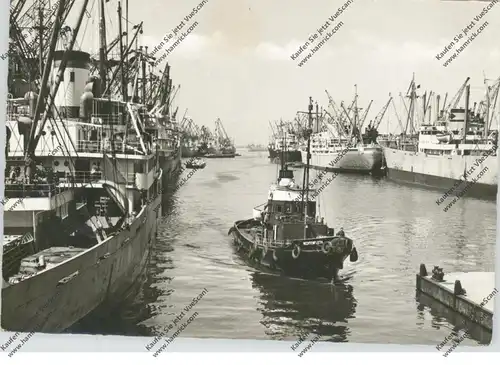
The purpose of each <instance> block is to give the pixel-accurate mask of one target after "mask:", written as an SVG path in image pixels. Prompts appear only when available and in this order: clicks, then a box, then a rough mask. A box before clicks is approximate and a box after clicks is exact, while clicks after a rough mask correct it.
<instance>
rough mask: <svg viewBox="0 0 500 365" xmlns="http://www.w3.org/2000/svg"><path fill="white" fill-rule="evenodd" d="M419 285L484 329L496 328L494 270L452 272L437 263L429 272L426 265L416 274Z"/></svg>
mask: <svg viewBox="0 0 500 365" xmlns="http://www.w3.org/2000/svg"><path fill="white" fill-rule="evenodd" d="M416 288H417V291H418V292H421V293H424V294H426V295H428V296H429V297H431V298H433V299H435V300H437V301H438V302H440V303H441V304H443V305H445V306H446V307H448V308H451V309H452V310H453V311H454V312H456V313H459V314H461V315H463V316H464V317H466V318H468V319H469V320H471V321H472V322H474V323H477V324H479V325H480V326H482V327H483V328H486V329H488V330H489V331H492V329H493V308H494V300H493V299H494V297H495V295H496V294H497V293H498V290H497V289H496V288H495V273H494V272H452V273H444V271H443V269H442V268H440V267H438V266H434V268H433V270H432V273H431V274H430V275H429V274H428V272H427V268H426V267H425V265H424V264H421V265H420V271H419V273H418V274H417V276H416Z"/></svg>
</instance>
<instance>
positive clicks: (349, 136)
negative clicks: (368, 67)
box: [302, 92, 391, 175]
mask: <svg viewBox="0 0 500 365" xmlns="http://www.w3.org/2000/svg"><path fill="white" fill-rule="evenodd" d="M327 95H328V97H329V99H330V104H331V105H332V107H334V103H333V100H332V99H331V97H330V95H329V94H328V92H327ZM357 100H358V95H357V93H356V95H355V98H354V101H353V103H352V106H351V107H350V108H349V112H348V111H347V110H346V109H345V108H343V106H342V109H343V111H342V112H340V113H338V115H336V116H335V117H331V116H330V115H329V114H328V116H330V120H325V119H324V118H322V116H321V115H320V113H318V110H316V113H315V114H314V115H313V118H314V127H315V128H314V131H315V133H313V135H312V136H311V160H310V164H311V167H312V168H314V169H316V170H325V171H332V172H350V173H361V174H377V175H378V174H381V173H382V170H381V168H382V156H383V152H382V147H381V146H380V145H379V144H378V143H377V136H378V131H377V128H378V126H379V124H380V121H381V120H382V118H383V116H384V114H385V111H386V110H387V106H388V105H389V102H390V101H391V99H389V102H388V103H387V104H386V105H385V106H384V107H383V108H382V111H381V112H380V113H379V114H378V115H377V117H376V118H375V120H374V121H373V122H370V124H369V125H368V127H367V128H366V130H365V133H364V134H361V133H360V131H361V129H362V127H363V123H364V120H365V118H366V114H367V112H368V110H369V108H370V107H368V108H367V111H366V112H365V113H364V116H361V117H360V116H359V114H358V113H359V111H360V110H361V108H358V107H357V103H358V102H357ZM370 105H371V103H370ZM316 109H318V107H317V106H316ZM335 109H336V108H335V107H334V110H335ZM372 123H373V124H372ZM306 160H307V152H306V150H305V147H303V148H302V162H303V163H304V162H305V161H306Z"/></svg>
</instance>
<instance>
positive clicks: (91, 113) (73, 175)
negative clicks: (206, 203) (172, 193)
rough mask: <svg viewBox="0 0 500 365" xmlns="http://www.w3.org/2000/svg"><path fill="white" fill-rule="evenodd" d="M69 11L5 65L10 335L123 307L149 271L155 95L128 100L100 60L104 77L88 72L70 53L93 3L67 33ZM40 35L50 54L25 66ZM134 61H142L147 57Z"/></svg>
mask: <svg viewBox="0 0 500 365" xmlns="http://www.w3.org/2000/svg"><path fill="white" fill-rule="evenodd" d="M71 4H72V2H70V1H65V0H60V1H59V2H58V4H57V7H53V8H52V9H49V10H45V11H44V12H43V15H44V16H43V17H42V19H43V20H44V21H45V22H46V28H47V29H52V31H51V32H44V31H43V29H44V27H38V28H35V29H39V32H40V33H38V34H35V37H33V38H34V39H33V40H32V42H33V43H30V44H34V45H33V46H32V47H31V48H26V47H18V48H16V51H14V52H11V57H10V59H9V95H8V100H7V118H6V119H7V121H6V134H7V138H6V147H5V153H6V174H5V198H4V199H3V200H2V203H3V205H4V237H3V260H2V261H3V262H2V313H1V326H2V328H4V329H6V330H10V331H24V332H31V331H36V332H60V331H63V330H65V329H67V328H69V327H70V326H71V325H73V324H75V323H76V322H78V321H79V320H81V319H82V318H84V317H85V316H86V315H88V314H89V313H91V312H92V311H94V310H95V309H96V308H98V307H101V306H109V307H113V306H115V305H117V304H119V303H120V301H121V300H122V298H123V297H124V296H125V295H127V294H130V290H131V288H132V287H134V284H136V283H137V281H138V280H140V278H141V277H142V274H143V273H144V270H145V268H146V262H147V260H148V258H149V254H150V252H151V248H152V246H153V244H154V242H155V239H156V233H157V224H158V217H159V216H160V215H161V193H162V191H163V190H162V174H163V172H162V169H161V167H160V163H159V158H160V155H159V153H158V149H157V148H155V143H156V141H157V140H158V138H159V135H158V133H159V130H160V129H161V128H159V127H158V126H159V125H160V124H161V123H160V121H159V120H158V118H156V117H155V116H154V113H152V111H151V108H153V105H154V104H155V103H154V101H155V100H148V99H147V98H146V95H151V94H152V92H151V90H148V89H146V88H143V89H142V92H138V90H134V91H133V93H132V94H130V97H129V96H128V95H127V91H126V90H127V87H126V86H127V85H126V84H127V82H126V81H124V80H123V79H122V82H121V84H120V83H118V85H114V84H113V82H112V79H111V78H110V77H109V76H110V74H111V73H112V72H113V69H107V68H106V66H105V62H104V58H103V57H102V55H103V54H102V53H101V57H100V58H99V61H98V63H97V66H98V67H95V68H94V69H96V70H99V71H100V72H99V76H94V75H92V71H91V69H92V62H93V61H92V58H91V55H90V54H89V53H86V52H83V51H75V50H73V46H74V44H75V41H76V36H77V34H78V31H79V29H80V27H81V24H82V20H83V19H84V14H85V12H86V11H87V8H86V7H87V4H88V2H87V1H85V2H84V4H83V6H82V8H81V9H79V10H80V12H79V17H78V20H77V24H76V26H75V27H74V28H73V29H71V28H69V27H67V26H64V27H63V23H64V21H65V19H66V16H67V15H68V13H69V12H70V10H71ZM100 5H101V21H104V12H103V11H102V9H104V0H101V4H100ZM36 6H38V7H39V9H43V6H44V2H43V1H42V2H39V3H38V4H36ZM118 7H119V8H118V11H119V15H120V14H121V7H120V5H118ZM56 8H57V9H56ZM37 9H38V8H37ZM18 10H21V9H18ZM26 14H27V13H24V15H23V13H22V12H21V11H19V12H17V11H16V14H15V16H14V15H13V18H11V20H12V23H11V30H12V29H15V30H16V29H17V30H16V31H20V30H19V28H18V24H20V23H23V24H26V23H27V22H29V19H30V17H29V14H27V15H26ZM23 17H26V18H23ZM119 19H122V17H121V15H120V16H119ZM119 26H120V28H121V24H119ZM142 28H143V27H142V23H141V24H140V25H139V26H138V27H137V28H136V29H135V31H134V33H135V35H134V37H133V38H132V40H131V42H130V44H134V43H135V38H136V37H137V36H138V34H139V33H141V34H142V32H143V29H142ZM24 29H27V30H32V29H29V28H26V27H24ZM62 29H64V30H65V31H68V29H69V30H70V32H69V34H70V36H69V38H70V40H68V39H64V37H60V34H61V31H62ZM16 31H15V32H16ZM15 32H14V33H15ZM120 34H121V31H120ZM101 35H102V34H101ZM29 37H30V33H29V32H28V34H27V35H26V36H25V35H24V34H20V37H16V39H17V42H19V39H21V40H25V39H27V38H28V39H29ZM38 38H42V39H44V41H43V45H45V49H44V50H43V52H42V54H39V55H38V57H30V55H31V56H33V54H35V55H36V52H37V50H38V49H39V45H37V44H36V42H37V39H38ZM103 39H105V37H101V42H103ZM101 45H102V43H101ZM58 48H59V49H61V48H62V49H63V50H56V49H58ZM120 48H121V52H120V53H122V54H121V56H122V57H121V60H127V59H128V54H123V52H124V51H125V47H120ZM102 49H106V46H105V45H104V46H101V50H102ZM128 50H130V47H129V48H128ZM134 54H135V56H136V57H138V59H139V60H140V61H138V62H140V63H141V62H142V63H146V62H147V59H148V58H147V57H148V56H147V50H146V51H144V50H143V49H140V50H139V49H138V50H136V51H135V52H134ZM39 60H40V63H39ZM42 60H43V62H42ZM136 60H137V59H136ZM110 61H111V60H108V62H109V63H108V65H109V64H113V63H112V62H110ZM118 64H120V63H115V64H114V65H115V67H116V65H118ZM39 66H43V67H39ZM115 72H116V69H115ZM135 76H136V75H134V74H133V73H132V74H130V75H129V80H133V79H134V77H135ZM25 80H33V82H32V83H30V84H26V81H25ZM110 80H111V81H110ZM159 85H160V86H161V84H159ZM114 86H118V87H117V89H118V92H117V93H113V92H110V91H109V90H112V89H113V88H114ZM120 91H121V92H120ZM160 95H161V92H160ZM137 101H139V103H138V102H137ZM155 126H156V127H155ZM146 130H148V132H145V131H146Z"/></svg>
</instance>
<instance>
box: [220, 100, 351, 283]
mask: <svg viewBox="0 0 500 365" xmlns="http://www.w3.org/2000/svg"><path fill="white" fill-rule="evenodd" d="M311 103H312V101H311ZM310 108H312V104H311V105H310ZM309 110H312V109H309ZM311 119H312V118H311ZM309 130H310V131H311V129H310V126H309ZM309 149H310V143H308V150H309ZM309 156H310V154H309ZM304 169H305V171H304V173H305V174H306V175H305V176H309V159H308V160H307V164H306V165H305V167H304ZM307 186H309V181H307V182H306V185H305V187H303V188H300V187H299V186H298V185H297V184H296V183H295V181H294V176H293V171H292V170H289V169H288V167H287V165H286V163H285V162H284V161H282V162H281V169H280V172H279V175H278V179H277V183H276V184H273V185H271V188H270V190H269V193H268V199H267V203H264V204H265V206H264V208H263V209H260V206H258V207H256V208H254V212H253V218H250V219H247V220H239V221H236V222H235V224H234V226H233V227H231V229H230V230H229V232H228V235H232V236H233V241H234V245H235V246H236V249H237V252H238V253H240V254H241V255H242V256H243V257H245V258H246V259H247V260H248V261H249V262H250V263H252V264H254V263H255V264H257V265H260V266H262V267H265V268H268V269H270V270H272V271H278V272H282V273H284V274H286V275H289V276H296V277H305V278H327V279H329V280H331V281H332V282H338V281H340V279H339V276H338V273H339V271H340V269H343V265H344V261H345V260H346V258H347V257H349V258H350V261H352V262H355V261H357V260H358V252H357V250H356V248H355V247H354V243H353V240H352V239H350V238H348V237H345V233H344V231H343V229H342V228H341V229H340V230H339V231H338V232H337V234H335V232H334V229H333V228H330V227H328V225H326V224H325V222H324V218H320V217H318V216H317V215H316V200H315V196H316V193H315V192H314V193H312V192H313V191H312V190H311V189H308V188H306V187H307ZM261 206H262V205H261Z"/></svg>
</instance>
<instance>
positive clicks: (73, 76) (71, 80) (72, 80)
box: [69, 71, 75, 82]
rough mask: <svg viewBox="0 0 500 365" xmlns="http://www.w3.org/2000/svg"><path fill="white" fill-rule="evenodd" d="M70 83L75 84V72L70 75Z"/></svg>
mask: <svg viewBox="0 0 500 365" xmlns="http://www.w3.org/2000/svg"><path fill="white" fill-rule="evenodd" d="M69 81H70V82H75V71H71V72H70V73H69Z"/></svg>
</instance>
